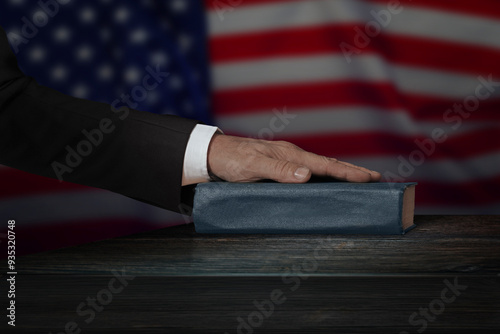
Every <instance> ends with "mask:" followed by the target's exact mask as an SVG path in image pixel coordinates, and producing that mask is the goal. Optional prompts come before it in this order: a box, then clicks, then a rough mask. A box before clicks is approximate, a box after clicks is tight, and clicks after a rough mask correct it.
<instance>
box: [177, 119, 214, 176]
mask: <svg viewBox="0 0 500 334" xmlns="http://www.w3.org/2000/svg"><path fill="white" fill-rule="evenodd" d="M216 131H220V130H219V129H218V128H217V127H216V126H209V125H203V124H196V126H195V127H194V129H193V131H192V132H191V135H190V136H189V140H188V143H187V146H186V153H185V154H184V166H183V169H182V185H183V186H187V185H188V184H194V183H201V182H208V181H210V176H208V168H207V157H208V146H209V145H210V141H211V140H212V137H213V135H214V133H215V132H216Z"/></svg>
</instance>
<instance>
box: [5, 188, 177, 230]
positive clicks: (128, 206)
mask: <svg viewBox="0 0 500 334" xmlns="http://www.w3.org/2000/svg"><path fill="white" fill-rule="evenodd" d="M0 217H10V218H9V219H16V220H17V221H19V222H22V224H23V226H25V225H36V224H46V223H59V222H67V223H68V224H71V222H72V221H75V220H93V219H106V218H108V219H120V218H124V219H127V218H128V219H130V218H138V219H141V220H142V221H144V222H148V223H153V224H155V225H158V227H166V226H171V225H176V224H179V223H183V222H185V220H184V218H183V216H182V215H180V214H177V213H173V212H170V211H167V210H164V209H160V208H157V207H154V206H151V205H148V204H145V203H142V202H139V201H136V200H133V199H130V198H128V197H125V196H122V195H118V194H114V193H111V192H107V191H102V190H95V191H81V192H65V193H58V194H41V195H34V196H24V197H16V198H11V199H3V200H1V201H0Z"/></svg>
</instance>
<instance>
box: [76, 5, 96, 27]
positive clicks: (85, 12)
mask: <svg viewBox="0 0 500 334" xmlns="http://www.w3.org/2000/svg"><path fill="white" fill-rule="evenodd" d="M95 18H96V13H95V11H94V10H93V9H92V8H90V7H86V8H84V9H82V11H81V12H80V19H81V20H82V21H83V22H85V23H91V22H93V21H95Z"/></svg>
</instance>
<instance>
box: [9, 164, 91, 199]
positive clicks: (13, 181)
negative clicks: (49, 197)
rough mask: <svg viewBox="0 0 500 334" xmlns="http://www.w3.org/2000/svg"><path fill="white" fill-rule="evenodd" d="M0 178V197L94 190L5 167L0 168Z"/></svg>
mask: <svg viewBox="0 0 500 334" xmlns="http://www.w3.org/2000/svg"><path fill="white" fill-rule="evenodd" d="M0 179H1V180H2V181H1V182H2V191H1V192H0V199H4V198H12V197H16V196H27V195H38V194H52V193H61V192H68V191H89V190H91V191H95V188H91V187H87V186H82V185H79V184H74V183H70V182H59V181H58V180H56V179H50V178H48V177H43V176H39V175H34V174H30V173H27V172H23V171H20V170H17V169H13V168H7V167H5V168H2V169H0Z"/></svg>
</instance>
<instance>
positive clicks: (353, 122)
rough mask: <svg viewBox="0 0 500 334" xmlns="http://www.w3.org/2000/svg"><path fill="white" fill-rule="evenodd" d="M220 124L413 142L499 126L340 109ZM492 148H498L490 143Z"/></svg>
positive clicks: (225, 119)
mask: <svg viewBox="0 0 500 334" xmlns="http://www.w3.org/2000/svg"><path fill="white" fill-rule="evenodd" d="M217 123H218V124H219V125H220V126H222V128H227V129H231V131H232V132H235V133H238V134H239V135H244V136H252V137H256V136H259V133H261V134H262V135H267V136H268V137H269V136H270V135H269V133H272V134H274V135H276V136H280V137H283V136H304V135H308V134H314V135H318V134H322V133H331V132H334V133H337V134H345V133H350V132H356V133H358V132H363V131H368V132H387V133H391V134H397V135H401V136H406V137H409V138H413V137H414V136H424V137H431V136H432V135H433V132H435V131H437V130H436V129H443V131H444V132H445V133H446V134H452V135H454V136H457V135H466V134H467V135H469V134H472V133H476V134H480V135H481V136H482V137H484V136H485V135H486V134H495V133H497V132H498V131H500V125H497V124H496V123H492V122H490V121H478V122H472V121H469V122H467V123H462V124H461V125H460V126H458V127H453V126H454V125H456V124H455V123H453V124H444V123H443V122H442V120H438V121H435V122H424V121H422V122H415V121H414V120H412V119H411V118H410V117H409V115H408V114H407V113H406V112H405V111H404V110H396V109H395V110H391V112H388V110H387V109H380V108H373V107H360V106H354V107H337V108H335V109H332V108H328V107H326V108H315V109H311V108H308V109H290V108H288V107H284V108H274V109H273V110H272V111H271V109H269V110H268V111H267V112H265V113H264V112H253V113H248V114H245V115H235V116H218V117H217ZM490 141H491V142H492V145H495V144H498V141H496V140H490Z"/></svg>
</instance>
